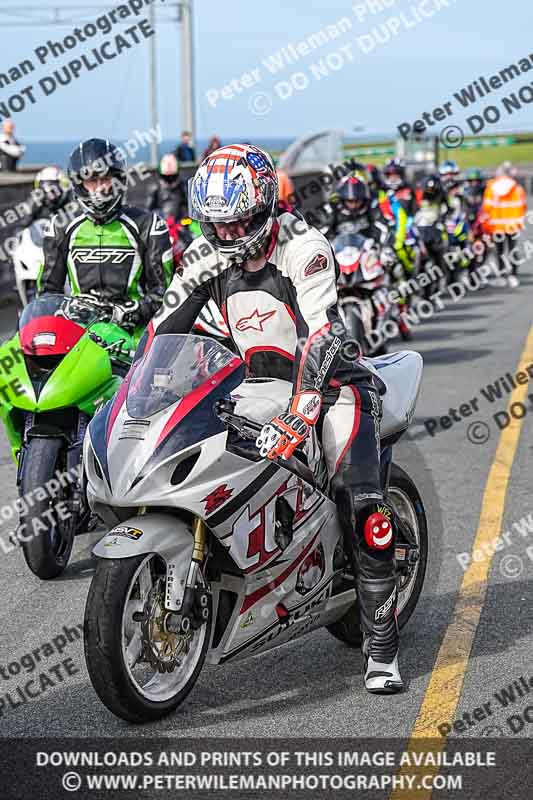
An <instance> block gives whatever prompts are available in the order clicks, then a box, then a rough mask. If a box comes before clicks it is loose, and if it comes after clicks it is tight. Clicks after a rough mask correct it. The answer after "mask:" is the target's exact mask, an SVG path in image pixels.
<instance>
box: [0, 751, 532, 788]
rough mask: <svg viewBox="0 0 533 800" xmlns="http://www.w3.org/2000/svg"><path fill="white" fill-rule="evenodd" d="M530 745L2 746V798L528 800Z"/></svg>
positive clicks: (530, 769)
mask: <svg viewBox="0 0 533 800" xmlns="http://www.w3.org/2000/svg"><path fill="white" fill-rule="evenodd" d="M530 755H531V740H529V739H503V738H497V739H487V738H483V739H474V738H471V739H470V738H469V739H461V740H457V739H453V740H448V741H447V740H445V739H415V740H411V741H407V740H400V739H344V738H335V739H333V738H330V739H303V738H302V739H287V740H283V739H246V740H244V739H201V738H199V739H194V740H190V739H184V738H183V739H181V738H180V739H176V738H174V739H172V738H153V739H146V738H142V739H141V738H126V739H120V740H117V739H116V738H109V739H104V738H99V739H79V738H77V739H66V738H61V739H55V738H54V739H49V738H36V739H0V764H1V772H0V798H2V800H19V798H20V800H28V798H39V800H49V798H50V800H62V799H63V798H67V797H70V798H91V800H100V798H102V800H103V799H104V798H113V800H115V799H116V798H119V799H121V798H136V799H137V798H140V799H141V800H142V798H146V799H147V800H150V799H151V798H162V799H163V798H181V797H187V798H191V800H204V798H216V797H219V798H222V797H224V798H226V797H227V798H236V799H237V800H249V799H250V798H261V797H265V798H266V797H268V798H269V799H270V798H271V799H272V800H276V799H277V798H294V800H304V799H305V800H307V798H313V800H317V798H326V797H327V798H328V799H329V798H332V799H334V798H338V799H339V800H341V798H350V800H353V798H355V797H357V798H359V797H361V798H368V800H374V799H375V800H382V798H391V800H403V798H405V799H406V800H410V798H413V800H424V798H428V800H429V798H435V799H436V800H440V798H447V797H450V798H457V800H462V799H463V798H464V800H477V798H480V800H490V798H495V800H496V799H497V800H515V798H516V800H519V799H520V800H522V798H525V797H529V796H530V794H531V788H530V787H531V784H532V782H533V781H532V779H533V765H532V762H531V758H530Z"/></svg>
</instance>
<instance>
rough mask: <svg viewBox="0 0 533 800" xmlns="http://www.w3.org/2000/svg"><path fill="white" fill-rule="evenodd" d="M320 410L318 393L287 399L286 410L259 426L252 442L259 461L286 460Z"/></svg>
mask: <svg viewBox="0 0 533 800" xmlns="http://www.w3.org/2000/svg"><path fill="white" fill-rule="evenodd" d="M321 408H322V397H321V395H320V393H319V392H299V393H298V394H295V395H294V397H293V398H292V399H291V402H290V406H289V410H288V411H285V412H283V414H280V415H279V416H277V417H275V418H274V419H273V420H272V422H269V423H268V424H267V425H263V429H262V431H261V433H260V434H259V436H258V437H257V439H256V442H255V443H256V446H257V447H258V448H259V452H260V454H261V455H262V456H263V458H265V457H266V458H270V459H274V458H279V457H280V456H281V458H282V459H283V460H284V461H286V460H287V459H288V458H290V457H291V456H292V454H293V453H294V451H295V450H296V448H297V447H299V446H300V445H301V444H302V442H304V441H305V440H306V438H307V436H308V435H309V431H310V429H311V425H314V424H315V423H316V422H317V420H318V418H319V416H320V410H321Z"/></svg>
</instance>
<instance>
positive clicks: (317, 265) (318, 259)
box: [304, 254, 328, 278]
mask: <svg viewBox="0 0 533 800" xmlns="http://www.w3.org/2000/svg"><path fill="white" fill-rule="evenodd" d="M327 268H328V259H327V257H326V256H324V255H321V254H320V255H317V256H315V257H314V258H313V260H312V261H310V262H309V264H308V265H307V266H306V268H305V269H304V278H308V277H309V276H310V275H316V273H317V272H323V271H324V270H325V269H327Z"/></svg>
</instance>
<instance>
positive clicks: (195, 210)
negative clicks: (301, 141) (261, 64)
mask: <svg viewBox="0 0 533 800" xmlns="http://www.w3.org/2000/svg"><path fill="white" fill-rule="evenodd" d="M277 203H278V186H277V178H276V171H275V168H274V165H273V163H272V160H271V158H270V156H268V155H267V154H266V153H264V152H263V151H262V150H260V149H259V148H257V147H254V146H251V145H228V146H225V147H222V148H220V149H219V150H217V151H215V152H214V153H212V154H211V155H210V156H209V157H208V158H207V159H206V160H205V161H204V162H202V164H201V165H200V166H199V168H198V170H197V172H196V174H195V176H194V178H193V180H192V181H191V183H190V184H189V214H190V216H191V217H192V218H193V219H195V220H197V221H198V222H199V223H200V226H201V228H202V233H203V236H202V237H200V238H199V239H197V240H196V241H195V242H193V244H192V245H191V246H190V248H189V249H188V251H187V252H186V253H185V256H184V267H183V270H182V272H181V274H180V273H178V274H176V275H175V277H174V280H173V281H172V284H171V286H170V288H169V290H168V291H167V293H166V295H165V299H164V302H163V307H162V309H161V311H160V312H159V313H158V314H157V315H156V317H155V318H154V320H152V322H151V323H150V325H149V327H148V330H147V331H146V333H145V337H144V340H141V342H140V343H139V348H138V353H142V352H145V351H146V349H147V348H148V347H149V345H150V342H151V340H152V338H153V336H154V335H160V334H166V333H186V332H188V331H190V330H191V328H192V326H193V323H194V321H195V319H196V317H197V315H198V313H199V311H200V310H201V309H202V308H203V306H204V305H205V304H206V303H207V302H208V301H209V300H210V299H213V300H214V301H215V302H216V304H217V305H218V307H219V309H220V310H221V312H222V314H223V315H224V318H225V320H226V323H227V325H228V327H229V330H230V332H231V336H232V339H233V342H234V344H235V345H236V347H237V349H238V351H239V353H240V354H241V357H242V359H243V360H244V361H245V363H246V364H247V366H248V369H249V373H250V374H251V375H254V376H263V377H276V378H282V379H285V380H290V381H291V382H292V383H293V387H294V388H293V396H292V399H291V401H290V404H289V407H288V409H287V411H286V412H283V413H281V414H280V415H279V416H277V417H275V418H274V419H273V420H272V421H271V422H270V423H269V424H267V425H265V426H264V427H263V429H262V431H261V434H260V436H259V437H258V439H257V446H258V447H259V448H260V452H261V455H262V456H264V457H268V458H270V459H276V458H282V459H287V458H288V457H290V455H292V453H293V452H294V450H295V449H296V448H297V447H298V446H299V445H301V444H303V443H304V442H305V440H306V438H307V436H308V434H309V433H310V430H311V427H312V426H315V425H316V426H318V428H317V430H318V432H319V435H320V436H321V439H322V443H323V447H324V453H325V457H326V461H327V464H328V469H329V473H330V476H331V478H332V484H331V486H332V488H331V491H332V495H333V496H334V497H335V500H336V502H337V507H338V509H339V515H340V518H341V520H342V523H343V527H344V529H345V536H346V541H347V548H348V551H349V552H350V550H351V556H352V557H353V558H354V559H357V564H358V569H357V588H358V593H359V601H360V607H361V621H362V629H363V632H364V643H363V652H364V654H365V662H366V670H365V685H366V688H367V689H368V690H369V691H371V692H386V693H390V692H397V691H401V689H402V688H403V683H402V679H401V676H400V672H399V669H398V657H397V655H398V640H399V634H398V627H397V623H396V613H395V611H396V604H397V586H396V578H395V566H394V521H393V516H392V511H391V509H390V508H389V507H388V506H387V504H386V503H385V502H384V500H383V492H382V489H381V481H380V469H379V467H380V441H379V422H380V417H381V400H380V397H379V387H377V382H376V380H375V378H374V377H373V376H372V374H371V373H370V372H369V371H368V370H367V368H366V367H364V366H363V364H362V363H361V362H360V361H359V360H358V357H357V356H354V352H353V349H354V343H353V342H347V340H346V333H345V330H344V327H343V325H342V323H341V322H340V319H339V314H338V309H337V287H336V281H337V277H338V268H337V265H336V263H335V259H334V256H333V252H332V249H331V246H330V245H329V243H328V241H327V239H326V238H325V237H324V236H323V235H322V234H321V233H320V232H319V231H318V230H316V229H315V228H313V227H311V226H310V225H309V224H308V223H307V222H306V221H305V220H303V219H299V218H296V217H295V216H294V215H292V214H290V213H288V212H285V213H282V214H281V215H279V214H278V212H277ZM296 227H297V229H298V235H295V230H296ZM289 233H290V234H291V235H289ZM193 249H194V250H195V252H196V253H197V254H198V253H201V254H202V257H201V258H199V259H195V258H193V257H190V258H187V256H188V255H192V251H193Z"/></svg>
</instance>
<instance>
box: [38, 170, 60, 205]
mask: <svg viewBox="0 0 533 800" xmlns="http://www.w3.org/2000/svg"><path fill="white" fill-rule="evenodd" d="M34 186H35V188H36V189H38V190H41V191H42V192H44V195H45V197H46V199H47V200H48V202H50V203H52V204H54V203H56V202H57V201H58V200H59V199H60V198H61V197H62V196H63V195H64V193H65V189H66V188H67V187H68V178H67V177H66V175H65V173H64V172H63V171H62V170H61V169H59V167H45V168H44V169H42V170H40V172H38V173H37V175H36V176H35V181H34Z"/></svg>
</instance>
